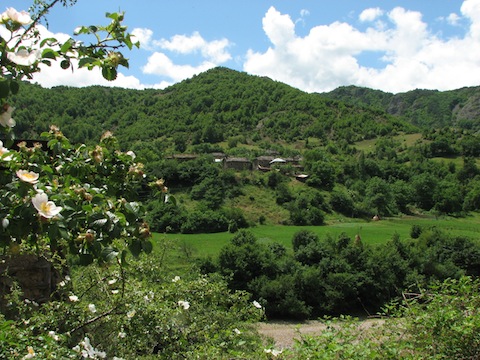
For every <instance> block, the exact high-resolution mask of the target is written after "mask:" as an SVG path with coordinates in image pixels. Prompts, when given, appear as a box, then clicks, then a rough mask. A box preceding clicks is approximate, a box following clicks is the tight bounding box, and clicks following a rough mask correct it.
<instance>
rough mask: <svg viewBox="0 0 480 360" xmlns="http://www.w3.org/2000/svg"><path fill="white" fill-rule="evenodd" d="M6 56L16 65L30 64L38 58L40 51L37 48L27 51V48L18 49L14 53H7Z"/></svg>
mask: <svg viewBox="0 0 480 360" xmlns="http://www.w3.org/2000/svg"><path fill="white" fill-rule="evenodd" d="M7 58H8V60H10V61H11V62H14V63H15V64H17V65H21V66H32V65H33V64H35V63H36V62H37V61H38V59H39V58H40V52H39V51H38V50H34V51H28V50H27V49H20V50H18V51H17V52H15V53H13V52H9V53H7Z"/></svg>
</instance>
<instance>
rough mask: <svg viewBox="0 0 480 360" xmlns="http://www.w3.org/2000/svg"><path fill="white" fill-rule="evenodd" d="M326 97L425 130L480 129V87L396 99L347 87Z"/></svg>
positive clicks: (422, 92) (402, 95)
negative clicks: (364, 108) (363, 107)
mask: <svg viewBox="0 0 480 360" xmlns="http://www.w3.org/2000/svg"><path fill="white" fill-rule="evenodd" d="M322 96H324V97H325V98H327V99H336V100H339V101H344V102H346V103H349V104H353V105H357V106H368V107H373V108H376V109H381V110H384V111H387V112H388V113H389V114H391V115H395V116H399V117H402V118H404V119H405V120H407V121H408V122H410V123H412V124H414V125H417V126H419V127H423V128H426V127H435V128H439V127H444V126H456V127H459V128H463V129H471V130H479V129H480V87H469V88H462V89H458V90H452V91H443V92H441V91H437V90H419V89H417V90H412V91H408V92H406V93H400V94H395V95H394V94H391V93H385V92H383V91H380V90H372V89H368V88H362V87H357V86H344V87H339V88H338V89H335V90H333V91H331V92H329V93H325V94H322Z"/></svg>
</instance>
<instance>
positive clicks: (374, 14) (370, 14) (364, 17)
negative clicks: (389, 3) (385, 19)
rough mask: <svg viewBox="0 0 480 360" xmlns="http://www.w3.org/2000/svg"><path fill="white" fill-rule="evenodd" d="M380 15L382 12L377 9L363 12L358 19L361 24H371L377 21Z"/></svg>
mask: <svg viewBox="0 0 480 360" xmlns="http://www.w3.org/2000/svg"><path fill="white" fill-rule="evenodd" d="M382 15H383V10H382V9H380V8H378V7H377V8H370V9H365V10H363V11H362V12H361V13H360V16H359V17H358V18H359V20H360V21H362V22H371V21H374V20H376V19H378V18H379V17H380V16H382Z"/></svg>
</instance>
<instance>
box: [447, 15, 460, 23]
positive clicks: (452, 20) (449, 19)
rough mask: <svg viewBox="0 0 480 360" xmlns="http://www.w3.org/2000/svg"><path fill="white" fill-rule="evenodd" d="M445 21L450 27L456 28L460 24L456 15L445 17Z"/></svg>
mask: <svg viewBox="0 0 480 360" xmlns="http://www.w3.org/2000/svg"><path fill="white" fill-rule="evenodd" d="M446 20H447V23H449V24H450V25H453V26H456V25H458V23H459V22H460V20H461V17H460V16H458V15H457V14H456V13H451V14H450V15H448V16H447V18H446Z"/></svg>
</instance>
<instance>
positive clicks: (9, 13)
mask: <svg viewBox="0 0 480 360" xmlns="http://www.w3.org/2000/svg"><path fill="white" fill-rule="evenodd" d="M8 20H12V21H13V22H16V23H19V24H22V25H28V24H31V23H32V18H31V17H30V14H29V13H28V12H26V11H25V10H22V11H17V10H15V9H14V8H11V7H10V8H7V10H6V11H5V12H4V13H3V14H2V22H5V21H8Z"/></svg>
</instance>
